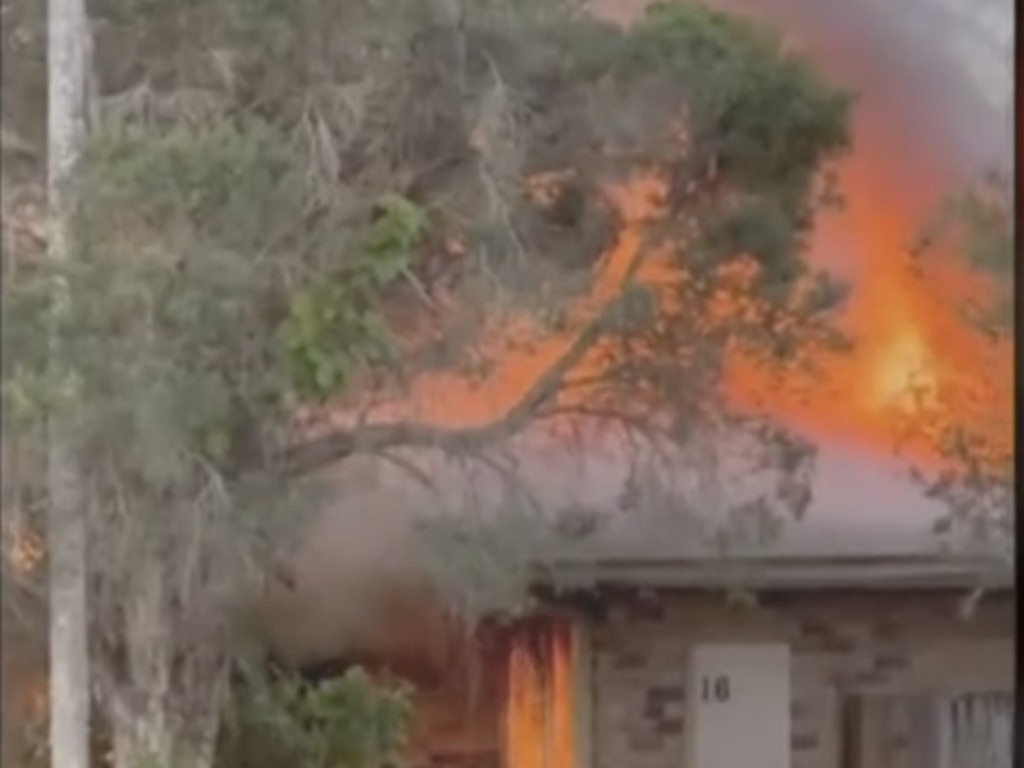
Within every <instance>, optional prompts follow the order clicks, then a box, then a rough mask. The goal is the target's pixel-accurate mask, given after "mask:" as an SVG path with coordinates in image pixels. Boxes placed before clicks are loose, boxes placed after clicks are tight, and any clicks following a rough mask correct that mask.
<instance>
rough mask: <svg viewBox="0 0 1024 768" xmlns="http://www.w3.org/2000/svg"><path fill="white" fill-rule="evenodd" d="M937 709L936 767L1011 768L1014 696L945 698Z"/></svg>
mask: <svg viewBox="0 0 1024 768" xmlns="http://www.w3.org/2000/svg"><path fill="white" fill-rule="evenodd" d="M936 707H937V710H938V711H937V712H936V715H937V718H936V719H937V721H938V726H939V727H938V728H937V729H936V730H937V737H938V741H939V743H938V744H937V753H938V755H937V756H938V765H937V766H936V768H1011V765H1010V761H1011V752H1012V746H1013V696H1012V695H1011V694H1008V693H986V694H969V695H959V696H944V697H942V698H940V699H939V700H938V701H937V702H936Z"/></svg>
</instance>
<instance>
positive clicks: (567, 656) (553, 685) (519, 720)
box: [505, 620, 575, 768]
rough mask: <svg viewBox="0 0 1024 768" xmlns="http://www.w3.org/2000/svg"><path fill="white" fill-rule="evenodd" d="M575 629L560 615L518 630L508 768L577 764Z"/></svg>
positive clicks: (508, 714) (512, 652)
mask: <svg viewBox="0 0 1024 768" xmlns="http://www.w3.org/2000/svg"><path fill="white" fill-rule="evenodd" d="M572 663H573V648H572V630H571V628H570V627H569V625H568V624H566V623H564V622H560V621H556V620H547V621H544V622H542V623H541V622H539V621H538V622H530V623H528V624H525V625H523V626H522V627H519V628H517V630H516V631H515V632H514V633H513V635H512V638H511V643H510V648H509V656H508V693H507V698H506V711H505V760H506V765H507V768H573V765H574V764H575V738H574V726H573V723H574V720H573V718H574V714H573V713H574V704H575V700H574V696H573V688H572V685H573V683H572Z"/></svg>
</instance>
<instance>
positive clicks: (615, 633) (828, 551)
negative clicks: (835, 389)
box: [268, 447, 1014, 768]
mask: <svg viewBox="0 0 1024 768" xmlns="http://www.w3.org/2000/svg"><path fill="white" fill-rule="evenodd" d="M817 464H818V466H817V473H816V479H815V483H814V486H815V492H814V501H813V503H812V505H811V508H810V509H809V510H808V511H807V513H806V518H805V519H803V520H800V521H796V520H789V521H781V523H780V524H779V525H780V527H777V528H776V527H775V525H774V524H773V523H772V522H771V520H770V519H768V518H761V519H755V517H756V516H751V515H749V514H743V515H740V516H736V517H734V518H732V519H731V520H730V521H729V522H728V523H726V524H725V525H723V524H721V523H720V522H719V521H718V520H716V516H715V515H701V514H699V513H698V514H693V513H689V512H686V511H684V509H683V507H685V503H684V502H678V501H677V503H676V504H675V505H673V504H672V503H671V501H670V500H671V499H676V500H678V499H680V498H681V496H678V495H674V494H670V493H668V492H667V491H666V489H665V486H664V485H662V486H661V490H660V491H659V492H657V493H650V494H642V497H641V498H638V499H634V500H633V501H632V502H631V503H630V504H629V507H628V509H626V508H624V507H623V506H622V504H621V503H613V504H610V505H609V504H606V505H605V506H603V507H601V506H599V505H598V502H599V500H600V499H602V498H604V499H616V498H618V494H617V493H616V491H617V490H621V488H622V487H623V485H628V483H629V477H628V474H629V473H628V472H627V471H626V470H625V469H624V468H623V466H622V465H621V464H620V463H617V462H615V461H614V460H611V459H608V458H605V459H594V458H590V459H586V460H579V459H573V460H563V461H561V462H559V461H558V460H557V459H554V458H552V457H551V456H545V458H544V460H543V461H542V462H535V463H534V464H533V466H532V467H529V465H527V467H526V468H524V462H522V461H521V462H520V464H519V466H520V468H521V470H522V471H524V472H533V473H534V477H535V478H537V482H535V483H534V484H533V485H532V489H533V490H532V491H531V495H532V496H533V499H534V501H537V500H538V499H544V500H546V501H550V506H547V505H546V504H545V503H544V502H543V501H542V502H541V503H542V505H544V508H543V509H539V508H537V507H530V508H529V510H528V511H523V512H522V513H521V516H518V519H516V518H517V516H516V515H515V514H514V513H513V512H512V511H511V507H510V506H509V502H508V501H507V500H506V501H504V502H503V503H502V504H503V511H502V512H500V513H494V514H490V513H488V512H486V511H484V510H483V508H482V503H483V502H484V501H485V500H486V499H487V498H488V497H490V498H491V499H492V500H493V499H494V498H495V497H496V494H495V493H494V488H495V485H494V481H493V478H492V479H491V480H490V481H489V484H488V488H489V490H482V486H483V485H484V484H485V482H487V481H482V480H481V478H479V477H477V478H476V479H475V481H473V482H474V483H475V487H474V490H473V491H472V493H471V494H469V495H466V494H465V493H464V490H463V489H460V490H459V492H458V493H451V492H449V491H431V490H427V489H425V488H424V487H423V486H421V485H420V484H419V481H417V480H411V479H409V478H408V477H406V479H405V481H403V480H402V471H401V470H391V471H385V470H383V469H382V468H378V470H377V471H376V472H375V482H374V483H373V484H372V485H371V484H369V483H367V482H366V480H365V479H364V481H363V483H362V484H361V487H362V489H363V490H360V491H356V492H354V493H353V492H350V493H349V494H348V496H347V498H346V501H345V503H344V504H341V503H339V504H338V505H336V506H334V507H333V508H332V509H333V511H332V512H331V513H330V514H328V515H327V516H325V518H324V519H323V522H322V524H321V527H320V528H318V529H317V534H316V536H315V541H316V544H315V546H314V547H313V548H312V549H310V550H308V552H307V555H308V557H307V559H306V560H304V561H303V562H302V563H301V564H300V567H299V568H298V569H297V570H296V573H295V585H294V586H295V588H294V590H293V591H289V592H288V593H287V594H282V595H280V596H279V600H278V602H277V604H276V606H275V608H274V609H273V610H272V611H271V612H270V614H268V615H270V616H272V617H273V619H274V620H273V622H272V626H273V627H275V628H276V635H275V637H276V644H277V646H278V648H280V649H281V650H282V652H283V653H285V654H287V655H289V656H290V660H291V661H292V663H295V664H297V665H298V666H311V665H323V664H325V663H328V664H329V663H332V662H333V663H334V664H335V665H336V666H337V667H339V668H340V667H341V666H343V665H344V664H346V663H364V664H369V665H370V666H371V667H374V668H377V669H381V670H388V671H390V672H394V673H397V674H400V675H403V676H405V677H408V678H410V679H412V680H413V681H415V682H416V683H417V686H418V690H419V694H418V696H417V700H416V703H417V708H418V709H417V711H418V713H419V714H418V721H417V728H416V731H415V733H414V734H413V744H412V749H413V751H414V760H415V761H416V762H417V764H422V765H445V766H448V765H453V766H454V765H471V766H509V768H520V767H522V768H538V767H539V766H549V767H550V768H569V766H580V767H581V768H582V767H583V766H602V765H635V766H644V765H652V766H656V765H673V764H674V765H680V764H682V765H689V766H695V767H697V766H709V767H711V766H716V765H720V764H730V765H734V764H739V765H750V766H765V767H766V768H767V767H768V766H778V767H779V768H782V767H783V766H798V767H800V768H804V767H806V768H836V767H838V766H860V767H862V768H869V767H873V766H882V765H905V766H924V765H929V766H950V767H951V768H953V767H957V766H967V765H971V766H981V765H991V766H1009V765H1010V762H1009V745H1010V727H1011V726H1010V723H1011V717H1012V715H1011V713H1012V709H1013V701H1012V696H1013V679H1014V673H1013V658H1014V652H1013V632H1014V629H1013V626H1014V597H1013V594H1012V567H1011V562H1010V561H1009V560H1008V559H1006V556H1005V552H1000V551H999V550H998V549H997V548H994V547H992V546H988V545H987V544H986V543H985V542H982V541H978V540H975V539H973V538H971V537H970V536H960V537H957V536H953V537H952V538H951V537H945V538H944V539H941V540H940V539H939V538H938V537H937V536H936V534H935V533H934V532H933V529H934V522H935V519H936V517H937V516H938V515H939V514H941V510H940V509H939V508H938V507H937V506H936V505H935V503H934V502H932V503H928V502H926V501H924V500H923V498H922V496H921V495H920V492H919V490H918V489H917V488H916V487H914V486H913V485H912V484H910V483H909V482H908V481H907V480H906V478H905V477H902V476H901V475H900V473H899V472H898V471H897V470H895V469H894V468H893V466H892V465H891V463H890V462H888V461H886V460H879V458H878V457H877V456H872V454H871V453H870V452H864V451H856V450H849V449H843V448H838V447H837V448H834V449H829V450H826V451H823V452H822V453H821V454H820V455H819V457H818V462H817ZM430 466H431V472H432V476H433V477H435V478H441V477H443V478H445V479H444V480H443V481H441V482H440V483H439V487H441V486H444V487H446V488H449V489H450V488H451V487H452V486H453V484H454V475H450V476H446V475H445V474H444V470H442V469H441V465H439V464H432V465H430ZM449 478H451V479H449ZM544 478H547V482H546V481H545V479H544ZM553 478H558V479H557V480H553ZM464 482H469V481H464ZM647 482H648V487H651V486H652V485H653V483H654V482H656V481H655V480H654V479H653V478H651V477H650V476H648V477H647ZM734 486H735V484H734V483H730V487H732V488H733V489H734ZM349 487H352V486H349ZM370 488H374V490H369V489H370ZM581 489H582V490H581ZM729 492H730V493H731V492H733V491H729ZM470 496H472V498H473V499H474V500H475V501H476V503H478V504H481V506H480V507H477V508H476V509H475V510H470V509H468V508H467V507H464V506H463V505H462V501H465V499H467V498H469V497H470ZM502 497H503V498H504V499H507V498H508V496H507V494H505V493H504V492H503V493H502ZM442 498H443V503H440V499H442ZM460 499H461V500H460ZM570 500H574V501H575V503H573V504H567V502H569V501H570ZM680 504H682V506H680ZM368 509H372V510H373V514H372V516H369V517H367V516H365V514H363V512H362V511H365V510H368ZM456 509H458V510H460V511H459V512H458V513H454V510H456ZM523 509H524V510H526V508H523ZM424 510H430V511H429V512H424ZM544 510H548V511H544ZM552 510H563V511H552ZM564 510H568V511H564ZM584 510H585V511H584ZM456 514H457V516H458V518H459V519H458V520H456V519H455V515H456ZM464 515H466V516H469V518H468V519H467V518H466V517H463V516H464ZM381 520H382V521H384V522H383V523H377V522H376V521H381ZM398 521H404V527H402V526H400V525H399V523H398ZM776 522H778V521H776ZM455 523H457V525H454V527H453V524H455ZM527 526H528V528H529V531H528V532H527V531H526V527H527ZM417 531H419V532H421V533H422V532H427V533H428V535H427V536H426V537H423V536H420V535H418V534H417ZM445 531H447V539H446V538H445V536H446V534H445ZM460 539H461V540H462V541H463V542H466V541H469V540H470V539H472V543H471V544H470V545H469V546H468V547H466V548H460V546H459V540H460ZM431 541H432V542H433V545H435V546H433V547H432V546H431V545H430V542H431ZM496 541H500V542H503V544H504V551H499V550H496V549H495V548H494V547H493V544H494V542H496ZM416 542H419V543H418V544H417V543H416ZM425 542H426V543H425ZM417 547H423V548H422V549H419V550H418V552H419V554H416V553H417V549H416V548H417ZM480 552H484V553H485V554H484V555H483V557H484V558H485V559H487V558H489V562H488V563H487V564H486V565H485V566H481V565H480V564H479V563H477V562H474V561H472V560H465V558H467V557H469V558H472V557H478V556H480ZM432 558H440V562H438V560H437V559H434V560H433V561H432ZM496 574H500V577H501V578H503V579H511V580H515V579H520V582H519V585H520V586H524V587H526V588H527V589H526V592H525V593H524V594H528V595H529V599H528V601H526V602H520V603H519V604H517V605H515V606H509V608H508V609H505V610H501V611H495V612H494V613H492V614H491V615H489V616H488V615H484V616H480V617H479V618H480V619H482V621H479V622H477V623H475V624H474V625H473V626H474V629H472V630H467V629H466V625H465V624H462V623H460V621H459V620H458V618H457V616H456V613H455V610H454V609H455V608H456V606H457V605H460V604H461V605H463V606H465V604H466V598H467V596H468V597H470V598H471V597H472V596H473V595H476V594H478V592H479V590H480V589H483V588H484V586H485V585H483V584H482V583H481V582H483V581H485V580H486V578H487V577H491V578H494V577H495V575H496ZM446 579H447V580H448V584H447V585H446V584H445V582H446ZM427 585H431V586H429V587H428V586H427ZM447 595H451V596H452V601H451V602H450V603H449V602H447V601H446V597H445V596H447ZM723 760H726V761H727V763H722V762H721V761H723ZM986 761H988V762H986Z"/></svg>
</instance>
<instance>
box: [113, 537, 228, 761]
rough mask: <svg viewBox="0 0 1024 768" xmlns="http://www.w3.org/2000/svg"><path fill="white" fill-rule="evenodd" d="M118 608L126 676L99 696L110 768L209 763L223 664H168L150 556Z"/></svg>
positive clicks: (162, 575)
mask: <svg viewBox="0 0 1024 768" xmlns="http://www.w3.org/2000/svg"><path fill="white" fill-rule="evenodd" d="M133 585H134V591H133V593H132V595H131V597H130V598H129V599H128V600H127V601H126V605H125V608H126V611H125V626H124V644H125V651H126V656H127V663H128V675H127V677H126V679H124V680H122V681H121V683H120V685H117V686H112V687H111V690H110V691H109V692H108V693H107V695H105V696H104V697H103V703H104V705H105V708H106V710H107V714H108V716H109V720H110V727H111V736H112V741H113V747H114V749H113V752H114V768H139V766H160V767H162V766H186V767H187V768H209V766H211V765H212V764H213V759H214V751H215V750H214V747H215V745H216V740H217V734H218V727H219V725H220V712H221V704H222V702H223V700H224V694H225V691H226V685H227V665H226V663H223V662H222V661H221V659H220V657H219V656H218V655H213V656H211V657H209V658H208V657H206V656H205V655H204V654H203V652H202V651H198V650H197V651H196V652H195V655H194V656H186V657H181V658H178V659H177V660H176V659H175V655H174V644H173V640H174V638H175V636H176V634H175V633H176V632H177V631H180V628H178V627H175V626H174V624H173V622H174V616H173V614H172V611H171V600H170V599H169V596H168V591H167V590H168V583H167V573H166V572H165V571H164V569H163V568H162V567H161V563H160V561H159V559H158V557H156V556H153V557H152V558H151V559H150V560H148V561H147V562H146V563H145V564H144V565H142V566H140V567H139V568H138V569H137V571H136V573H135V576H134V578H133Z"/></svg>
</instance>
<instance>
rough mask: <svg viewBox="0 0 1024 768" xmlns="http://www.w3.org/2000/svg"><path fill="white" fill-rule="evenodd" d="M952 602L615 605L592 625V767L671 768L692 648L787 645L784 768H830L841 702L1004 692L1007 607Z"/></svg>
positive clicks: (675, 598)
mask: <svg viewBox="0 0 1024 768" xmlns="http://www.w3.org/2000/svg"><path fill="white" fill-rule="evenodd" d="M963 597H964V595H963V594H962V593H942V594H937V593H934V592H933V593H920V592H918V593H904V594H881V593H874V594H852V593H846V594H829V593H821V592H818V593H816V594H815V595H800V596H765V597H764V598H763V599H762V600H761V601H760V604H759V605H757V606H749V605H736V604H730V603H729V602H728V601H727V600H726V599H725V597H724V596H722V595H721V594H692V593H690V594H680V593H663V594H660V595H657V596H656V599H651V597H650V596H647V597H646V599H644V600H643V601H642V602H641V601H637V600H631V599H625V598H619V599H617V600H615V602H614V603H612V604H611V605H610V606H609V609H608V611H607V612H606V613H605V615H604V617H603V619H601V618H598V619H594V620H592V624H591V648H592V656H591V665H592V666H591V693H592V695H593V697H594V701H593V720H592V723H591V742H592V744H591V752H592V754H593V755H595V759H594V768H621V767H622V766H629V768H679V766H680V764H681V761H683V760H685V755H686V747H687V745H686V742H685V739H686V711H687V702H686V697H687V693H688V691H687V687H688V680H687V670H688V666H689V663H690V658H689V655H690V650H691V648H692V646H694V645H695V644H698V643H715V642H721V643H737V642H776V641H786V642H788V643H789V644H790V647H791V649H792V654H793V656H792V674H793V679H792V686H793V700H792V703H791V707H792V708H791V716H792V733H791V744H792V750H793V751H792V755H793V762H792V766H793V768H836V766H839V765H840V764H841V761H840V750H841V745H840V741H841V739H840V736H841V734H840V729H841V721H842V716H843V705H844V702H847V701H849V700H850V698H851V696H854V695H863V694H880V693H881V694H889V693H892V694H917V693H920V694H924V693H934V692H958V691H959V692H968V691H1006V690H1009V689H1010V688H1011V687H1012V680H1013V656H1014V654H1013V615H1014V608H1013V602H1012V598H1010V597H1002V596H991V597H989V598H987V599H985V598H983V599H982V601H981V602H980V603H979V604H978V606H977V609H976V612H975V613H974V615H973V617H972V618H970V619H969V620H964V619H962V618H960V616H959V609H960V606H961V604H962V600H963Z"/></svg>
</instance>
